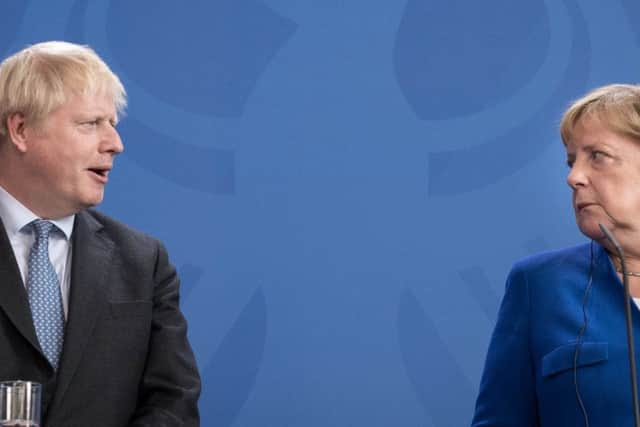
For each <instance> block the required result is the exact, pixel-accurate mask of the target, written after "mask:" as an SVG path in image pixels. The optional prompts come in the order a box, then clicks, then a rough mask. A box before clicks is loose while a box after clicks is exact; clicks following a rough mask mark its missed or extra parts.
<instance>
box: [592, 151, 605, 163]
mask: <svg viewBox="0 0 640 427" xmlns="http://www.w3.org/2000/svg"><path fill="white" fill-rule="evenodd" d="M605 156H606V154H605V153H604V152H602V151H592V152H591V158H592V159H593V160H596V161H599V160H602V159H604V158H605Z"/></svg>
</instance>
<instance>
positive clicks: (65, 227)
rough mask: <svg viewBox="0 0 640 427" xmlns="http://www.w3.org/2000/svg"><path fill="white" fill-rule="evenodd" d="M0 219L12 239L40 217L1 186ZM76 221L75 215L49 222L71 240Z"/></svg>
mask: <svg viewBox="0 0 640 427" xmlns="http://www.w3.org/2000/svg"><path fill="white" fill-rule="evenodd" d="M0 219H2V223H3V224H4V228H5V230H6V231H7V235H9V236H10V237H11V236H14V235H16V234H17V233H19V232H20V230H22V228H23V227H24V226H25V225H27V224H29V223H30V222H31V221H33V220H36V219H39V217H38V216H37V215H36V214H34V213H33V212H31V210H29V208H27V207H26V206H25V205H23V204H22V203H20V202H19V201H18V200H17V199H16V198H15V197H13V196H12V195H11V194H9V193H8V192H7V190H5V189H4V188H2V186H0ZM75 219H76V216H75V215H69V216H65V217H62V218H58V219H55V220H53V219H51V220H49V221H51V223H53V224H54V225H55V226H56V227H58V229H60V230H61V231H62V232H63V233H64V236H65V238H66V239H67V240H69V239H70V238H71V232H72V231H73V223H74V222H75Z"/></svg>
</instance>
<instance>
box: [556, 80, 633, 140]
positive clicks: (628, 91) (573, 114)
mask: <svg viewBox="0 0 640 427" xmlns="http://www.w3.org/2000/svg"><path fill="white" fill-rule="evenodd" d="M585 116H593V117H595V118H597V119H598V120H600V121H601V123H602V124H603V125H604V126H605V127H607V128H609V129H610V130H611V131H613V132H616V133H619V134H621V135H625V136H628V137H630V138H632V139H634V140H636V141H639V142H640V86H638V85H630V84H611V85H607V86H602V87H599V88H596V89H594V90H592V91H591V92H589V93H587V94H586V95H585V96H583V97H582V98H580V99H578V100H576V101H575V102H573V104H571V106H570V107H569V108H568V109H567V111H566V112H565V113H564V115H563V116H562V121H561V122H560V135H561V136H562V141H563V142H564V143H565V144H566V143H567V142H568V141H570V140H571V137H572V136H573V130H574V128H575V126H576V124H577V123H578V122H579V121H580V119H581V118H583V117H585Z"/></svg>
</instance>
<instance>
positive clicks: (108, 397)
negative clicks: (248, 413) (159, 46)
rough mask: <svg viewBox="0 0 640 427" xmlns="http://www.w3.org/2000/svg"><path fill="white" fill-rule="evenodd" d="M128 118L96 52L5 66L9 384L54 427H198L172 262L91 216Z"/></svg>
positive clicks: (1, 284)
mask: <svg viewBox="0 0 640 427" xmlns="http://www.w3.org/2000/svg"><path fill="white" fill-rule="evenodd" d="M125 106H126V97H125V90H124V88H123V86H122V84H121V82H120V80H119V79H118V77H117V76H116V75H115V74H114V73H113V72H112V71H111V70H110V69H109V67H108V66H107V65H106V64H105V63H104V62H103V61H102V60H101V59H100V58H99V57H98V56H97V55H96V54H95V52H94V51H92V50H91V49H90V48H88V47H86V46H79V45H75V44H71V43H66V42H46V43H40V44H36V45H33V46H30V47H28V48H26V49H24V50H22V51H20V52H18V53H16V54H14V55H13V56H11V57H9V58H7V59H6V60H5V61H4V62H2V64H0V343H1V344H0V381H5V380H17V379H21V380H30V381H35V382H38V383H41V384H42V386H43V399H42V413H43V421H44V423H43V425H45V426H48V427H70V426H85V425H86V426H95V427H102V426H104V427H125V426H131V427H134V426H150V427H160V426H171V427H173V426H185V427H193V426H198V425H199V416H198V409H197V400H198V396H199V393H200V378H199V375H198V371H197V367H196V363H195V359H194V356H193V352H192V350H191V347H190V345H189V343H188V341H187V334H186V322H185V319H184V317H183V315H182V313H181V312H180V309H179V305H178V304H179V280H178V277H177V275H176V271H175V269H174V267H173V266H172V265H171V264H170V263H169V261H168V257H167V253H166V251H165V249H164V247H163V245H162V244H161V243H160V242H158V241H157V240H155V239H153V238H151V237H149V236H147V235H145V234H142V233H140V232H138V231H134V230H132V229H130V228H128V227H126V226H125V225H123V224H121V223H119V222H117V221H115V220H113V219H111V218H109V217H107V216H105V215H103V214H101V213H99V212H97V211H95V210H93V209H91V208H92V207H93V206H95V205H96V204H98V203H100V202H101V201H102V198H103V195H104V187H105V185H106V183H107V181H108V179H109V174H110V172H111V169H112V167H113V165H114V159H115V157H116V156H117V155H118V154H119V153H121V152H122V150H123V145H122V141H121V140H120V136H119V135H118V132H117V130H116V124H117V122H118V116H119V115H121V113H122V111H123V109H124V108H125Z"/></svg>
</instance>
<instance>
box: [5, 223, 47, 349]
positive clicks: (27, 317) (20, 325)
mask: <svg viewBox="0 0 640 427" xmlns="http://www.w3.org/2000/svg"><path fill="white" fill-rule="evenodd" d="M0 278H1V279H2V282H0V309H2V310H4V312H5V313H6V314H7V317H8V318H9V319H10V320H11V322H12V323H13V324H14V325H15V327H16V328H17V329H18V330H19V331H20V333H21V334H22V335H23V336H24V337H25V338H26V339H27V341H29V342H30V343H31V345H32V346H33V347H34V348H35V349H36V350H38V352H40V353H42V350H41V349H40V344H39V343H38V338H37V337H36V330H35V327H34V326H33V319H32V318H31V309H30V308H29V299H28V297H27V291H26V289H25V287H24V283H23V282H22V277H21V276H20V270H19V269H18V263H17V262H16V258H15V255H14V253H13V249H12V247H11V243H10V242H9V237H8V236H7V232H6V231H5V229H4V225H3V224H2V220H0Z"/></svg>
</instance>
